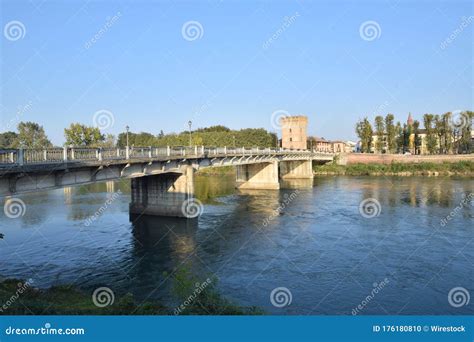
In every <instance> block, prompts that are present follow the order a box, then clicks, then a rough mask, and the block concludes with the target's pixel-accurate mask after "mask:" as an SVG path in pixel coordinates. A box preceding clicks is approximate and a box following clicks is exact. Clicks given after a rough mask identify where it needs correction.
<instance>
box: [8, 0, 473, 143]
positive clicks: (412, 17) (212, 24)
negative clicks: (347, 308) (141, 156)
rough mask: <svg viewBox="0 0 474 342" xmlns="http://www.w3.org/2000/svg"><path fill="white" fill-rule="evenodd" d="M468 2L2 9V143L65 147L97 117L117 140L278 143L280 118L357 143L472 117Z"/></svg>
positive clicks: (73, 3) (31, 4)
mask: <svg viewBox="0 0 474 342" xmlns="http://www.w3.org/2000/svg"><path fill="white" fill-rule="evenodd" d="M472 3H473V2H472V1H456V0H454V1H442V2H439V1H403V0H398V1H383V0H382V1H366V2H363V1H339V2H338V1H303V0H300V1H265V2H257V1H249V0H244V1H235V0H233V1H230V0H223V1H210V0H207V1H204V0H203V1H199V0H194V1H173V2H171V1H169V2H168V1H148V0H141V1H82V0H80V1H77V0H69V1H66V0H62V1H59V0H55V1H49V0H47V1H33V0H30V1H22V0H9V1H5V0H2V1H1V12H0V13H1V26H2V31H3V32H2V33H3V35H2V37H1V40H0V41H1V75H0V76H1V77H0V78H1V106H0V110H1V114H0V116H1V122H0V127H1V129H0V131H5V130H12V129H14V127H15V126H16V124H17V122H18V121H20V120H22V121H36V122H38V123H40V124H42V125H43V126H44V128H45V130H46V133H47V134H48V136H49V137H50V139H51V140H52V141H53V143H55V144H59V145H62V143H63V128H64V127H66V126H68V125H69V124H70V123H72V122H81V123H85V124H88V125H92V124H93V118H94V113H96V112H97V111H99V110H107V111H109V112H111V113H112V114H113V118H114V122H113V125H112V126H111V127H109V128H107V129H106V130H105V131H104V132H106V133H113V134H117V133H120V132H122V131H124V127H125V126H126V125H129V126H130V130H131V131H133V132H137V131H149V132H151V133H154V134H158V132H159V131H160V130H163V131H164V132H165V133H169V132H177V131H181V130H183V129H184V128H185V126H187V122H188V120H192V122H193V127H194V128H197V127H204V126H209V125H216V124H222V125H226V126H228V127H230V128H235V129H239V128H245V127H263V128H266V129H269V130H272V131H274V130H275V129H274V128H273V127H272V123H271V117H272V113H273V112H274V111H277V110H285V111H287V112H289V113H290V114H305V115H307V116H308V117H309V134H312V135H317V136H322V137H325V138H328V139H355V133H354V124H355V122H356V121H357V120H358V119H359V118H362V117H363V116H366V115H367V116H369V117H370V118H371V119H373V117H374V116H375V115H376V114H386V113H387V112H391V113H394V114H395V116H396V118H397V119H399V120H403V121H404V120H406V117H407V115H408V112H412V114H413V116H414V118H415V119H420V118H421V117H422V115H423V114H424V113H427V112H430V113H444V112H447V111H454V110H458V109H469V110H472V109H473V67H472V65H473V42H474V39H473V27H474V17H472V16H473V5H472ZM12 21H17V22H20V23H21V24H22V25H23V27H21V26H18V24H17V27H13V28H12V27H11V26H12V25H13V24H15V23H13V24H11V22H12ZM189 21H195V22H197V23H198V24H199V25H201V27H202V30H201V27H199V25H197V24H196V25H197V26H194V28H196V29H197V31H196V30H195V31H193V26H192V25H193V24H191V27H190V30H189V31H186V30H184V32H183V25H185V23H188V22H189ZM368 21H372V22H375V23H368V24H367V23H366V22H368ZM364 23H366V24H365V25H363V24H364ZM9 24H10V25H9ZM361 25H362V27H361ZM7 26H8V27H7ZM13 26H15V25H13ZM364 27H366V30H364ZM15 28H16V29H17V31H16V32H15V31H14V29H15ZM18 33H19V35H18ZM193 33H197V35H193ZM15 34H16V35H15ZM94 37H96V38H94ZM449 37H451V39H450V40H449V41H447V40H446V39H448V38H449Z"/></svg>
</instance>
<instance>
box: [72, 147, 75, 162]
mask: <svg viewBox="0 0 474 342" xmlns="http://www.w3.org/2000/svg"><path fill="white" fill-rule="evenodd" d="M75 158H76V156H75V153H74V147H72V148H71V159H73V160H74V159H75Z"/></svg>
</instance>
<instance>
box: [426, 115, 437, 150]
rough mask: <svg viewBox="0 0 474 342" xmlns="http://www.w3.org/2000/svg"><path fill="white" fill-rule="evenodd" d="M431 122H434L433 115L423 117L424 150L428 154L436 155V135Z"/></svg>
mask: <svg viewBox="0 0 474 342" xmlns="http://www.w3.org/2000/svg"><path fill="white" fill-rule="evenodd" d="M433 122H434V115H433V114H425V115H423V124H424V126H425V131H426V149H427V150H428V153H429V154H433V153H436V148H437V145H438V142H437V140H436V133H435V130H434V128H433Z"/></svg>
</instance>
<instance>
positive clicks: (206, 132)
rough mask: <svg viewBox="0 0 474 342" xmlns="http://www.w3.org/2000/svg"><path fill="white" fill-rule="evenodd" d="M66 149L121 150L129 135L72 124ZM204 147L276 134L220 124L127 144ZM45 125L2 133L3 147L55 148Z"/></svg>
mask: <svg viewBox="0 0 474 342" xmlns="http://www.w3.org/2000/svg"><path fill="white" fill-rule="evenodd" d="M64 138H65V142H64V146H75V147H103V148H106V147H120V148H123V147H125V146H126V145H127V133H126V132H123V133H120V134H119V135H118V136H117V137H116V136H114V135H112V134H104V133H102V132H101V131H100V129H99V128H97V127H93V126H87V125H83V124H80V123H73V124H71V125H70V126H69V127H68V128H65V129H64ZM189 144H191V145H198V146H200V145H205V146H215V147H223V146H229V147H233V146H235V147H254V146H268V147H275V146H277V145H278V138H277V136H276V134H274V133H271V132H268V131H266V130H265V129H263V128H245V129H241V130H232V129H230V128H228V127H225V126H221V125H217V126H211V127H205V128H199V129H196V130H194V131H191V132H189V131H183V132H180V133H170V134H165V133H164V132H163V131H162V130H161V131H160V132H159V133H158V134H157V135H153V134H152V133H148V132H139V133H134V132H128V145H129V146H136V147H144V146H188V145H189ZM52 146H53V144H52V143H51V141H50V140H49V139H48V137H47V135H46V133H45V131H44V128H43V126H41V125H39V124H37V123H35V122H20V123H19V124H18V126H17V132H13V131H9V132H4V133H0V148H2V149H8V148H33V149H35V148H36V149H41V148H48V147H52Z"/></svg>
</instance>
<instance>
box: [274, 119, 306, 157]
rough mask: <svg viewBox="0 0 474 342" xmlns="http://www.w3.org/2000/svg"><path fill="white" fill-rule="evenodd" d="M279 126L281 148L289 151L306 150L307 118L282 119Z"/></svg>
mask: <svg viewBox="0 0 474 342" xmlns="http://www.w3.org/2000/svg"><path fill="white" fill-rule="evenodd" d="M280 125H281V147H283V148H287V149H291V150H306V149H307V144H306V140H307V133H306V131H307V129H308V117H306V116H304V115H298V116H286V117H282V118H281V119H280Z"/></svg>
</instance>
